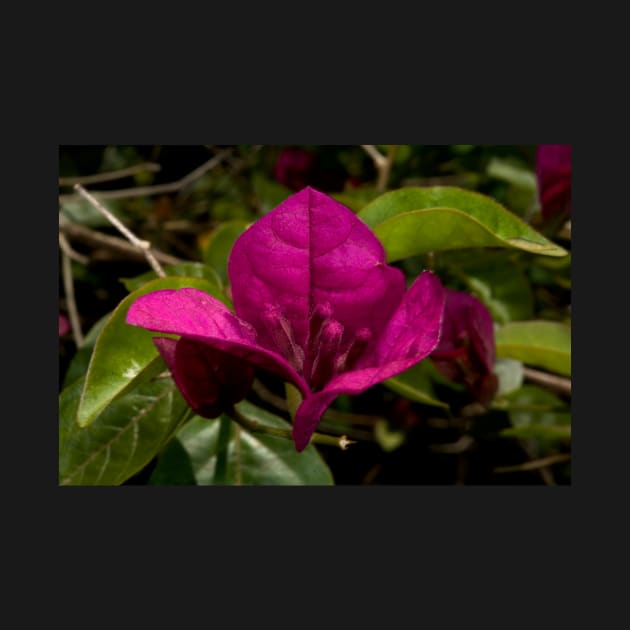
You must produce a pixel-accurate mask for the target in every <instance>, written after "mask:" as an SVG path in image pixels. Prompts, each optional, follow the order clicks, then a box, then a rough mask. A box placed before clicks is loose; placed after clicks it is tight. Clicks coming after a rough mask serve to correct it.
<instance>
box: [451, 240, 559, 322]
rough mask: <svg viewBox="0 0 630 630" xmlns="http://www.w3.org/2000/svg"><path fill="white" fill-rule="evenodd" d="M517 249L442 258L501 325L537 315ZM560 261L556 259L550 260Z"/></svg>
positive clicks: (467, 253) (457, 254)
mask: <svg viewBox="0 0 630 630" xmlns="http://www.w3.org/2000/svg"><path fill="white" fill-rule="evenodd" d="M514 254H515V252H513V251H512V252H507V251H505V250H502V251H497V250H492V251H487V250H480V251H479V253H478V254H476V255H475V256H471V255H470V253H469V252H464V251H459V252H448V253H445V254H443V255H442V256H441V257H440V259H439V260H440V264H441V266H444V267H446V268H447V269H448V270H449V272H450V273H452V274H454V275H456V276H457V277H458V278H459V279H460V280H461V282H463V283H464V284H465V285H466V289H467V290H468V291H469V292H470V293H472V294H473V295H475V297H477V298H479V300H481V301H482V302H483V303H484V304H485V306H486V307H487V308H488V310H489V311H490V314H491V315H492V319H493V320H494V321H495V322H497V323H498V324H506V323H507V322H510V321H513V320H517V321H520V320H528V319H532V317H533V315H534V294H533V292H532V288H531V284H530V281H529V279H528V277H527V275H526V273H525V270H524V269H523V267H522V266H521V264H519V262H518V261H517V260H514ZM549 260H556V259H549Z"/></svg>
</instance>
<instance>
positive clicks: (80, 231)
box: [59, 214, 183, 265]
mask: <svg viewBox="0 0 630 630" xmlns="http://www.w3.org/2000/svg"><path fill="white" fill-rule="evenodd" d="M59 230H60V232H62V233H63V234H65V235H66V236H69V237H70V238H75V239H77V240H79V241H81V242H83V243H86V244H88V245H92V246H94V247H106V248H107V249H112V250H114V251H117V252H120V253H123V254H128V255H129V256H131V257H133V258H137V259H142V260H144V258H145V256H144V252H141V251H139V250H138V249H137V248H136V247H135V246H133V245H131V244H130V243H128V242H127V241H126V240H125V239H122V238H119V237H118V236H111V235H109V234H103V233H101V232H98V231H97V230H93V229H91V228H88V227H85V226H84V225H79V224H77V223H72V222H70V221H68V220H67V219H66V218H65V217H64V216H63V215H61V214H60V215H59ZM152 252H153V255H154V256H155V258H156V259H157V260H159V261H160V262H161V263H162V264H164V265H177V264H180V263H182V262H183V261H182V260H181V259H179V258H176V257H175V256H171V255H170V254H165V253H164V252H160V251H158V250H155V249H153V250H152Z"/></svg>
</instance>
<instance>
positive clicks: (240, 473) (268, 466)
mask: <svg viewBox="0 0 630 630" xmlns="http://www.w3.org/2000/svg"><path fill="white" fill-rule="evenodd" d="M237 407H238V409H239V410H240V412H241V413H243V415H245V416H246V417H248V418H250V419H252V420H255V421H256V422H259V423H260V424H264V425H266V426H269V427H276V428H284V429H290V428H291V426H290V424H289V423H288V422H286V421H285V420H283V419H282V418H279V417H278V416H275V415H273V414H271V413H269V412H266V411H264V410H262V409H259V408H258V407H255V406H254V405H252V404H251V403H249V402H247V401H244V402H242V403H240V404H239V405H237ZM230 422H231V432H230V439H229V442H228V445H227V452H226V455H227V457H226V466H225V470H224V472H223V473H222V475H223V476H224V479H225V484H228V485H331V484H333V483H334V482H333V478H332V474H331V472H330V470H329V468H328V466H327V465H326V463H325V462H324V460H323V459H322V457H321V455H320V454H319V452H318V451H317V449H316V447H315V446H314V445H312V444H310V445H309V446H307V447H306V448H305V449H304V450H303V451H302V452H301V453H298V452H297V451H296V450H295V446H294V444H293V442H292V441H291V440H290V439H286V438H282V437H277V436H274V435H267V434H264V433H259V432H256V433H253V432H250V431H247V430H245V429H243V428H241V427H240V426H238V425H236V424H235V423H234V422H233V421H230ZM220 426H221V420H220V419H216V420H207V419H205V418H200V417H199V416H194V417H193V418H192V419H191V420H190V421H188V422H187V423H186V424H185V425H184V426H183V427H182V428H181V429H180V431H179V432H178V434H177V437H176V438H175V439H174V440H173V441H172V442H171V443H170V444H169V446H168V447H167V448H166V450H165V452H164V453H163V454H162V455H161V456H160V458H159V461H158V464H157V466H156V468H155V470H154V472H153V475H152V478H151V483H152V484H158V483H159V484H166V485H170V484H174V483H178V482H177V479H178V478H179V479H180V480H181V479H182V474H181V473H179V468H180V467H183V469H184V470H189V469H190V470H192V472H193V475H194V478H195V481H196V483H197V484H199V485H214V484H215V483H216V480H215V474H216V466H217V459H218V457H217V452H218V448H219V433H220ZM182 450H183V451H185V452H186V454H187V458H188V459H187V461H185V460H184V457H183V454H182ZM178 475H179V477H178Z"/></svg>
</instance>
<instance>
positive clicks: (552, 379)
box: [523, 367, 571, 396]
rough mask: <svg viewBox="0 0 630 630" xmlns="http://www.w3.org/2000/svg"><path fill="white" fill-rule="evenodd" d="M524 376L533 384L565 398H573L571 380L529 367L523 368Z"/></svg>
mask: <svg viewBox="0 0 630 630" xmlns="http://www.w3.org/2000/svg"><path fill="white" fill-rule="evenodd" d="M523 376H524V377H525V378H526V379H527V380H528V381H531V382H532V383H536V384H537V385H542V386H543V387H546V388H547V389H551V390H553V391H555V392H558V393H560V394H564V395H565V396H571V379H568V378H564V377H562V376H556V375H555V374H549V373H548V372H541V371H540V370H533V369H532V368H528V367H523Z"/></svg>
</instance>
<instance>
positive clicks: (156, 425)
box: [59, 379, 187, 486]
mask: <svg viewBox="0 0 630 630" xmlns="http://www.w3.org/2000/svg"><path fill="white" fill-rule="evenodd" d="M82 386H83V383H82V380H81V379H79V380H77V381H75V382H74V383H72V384H71V385H70V386H69V387H68V388H66V389H64V390H63V392H62V393H61V395H60V397H59V484H60V485H80V486H96V485H99V486H102V485H106V486H116V485H120V484H121V483H123V482H124V481H126V480H127V479H129V478H130V477H131V476H133V475H134V474H136V473H137V472H138V471H140V470H141V469H142V468H144V467H145V466H146V465H147V464H148V463H149V462H150V461H151V460H152V459H153V458H154V457H155V455H156V454H157V453H158V452H160V451H161V450H162V448H163V447H164V445H165V443H166V441H167V440H168V438H169V437H170V436H171V435H172V433H173V431H174V430H175V429H176V427H177V426H178V424H179V422H180V421H181V419H182V418H183V416H184V414H185V413H186V411H187V405H186V402H185V401H184V399H183V398H182V396H181V395H180V393H179V392H178V391H177V388H176V387H175V384H174V383H173V381H172V380H171V379H156V380H153V381H150V382H145V383H141V384H139V385H138V386H134V387H133V388H132V389H130V390H128V392H127V393H126V394H125V395H124V396H121V397H119V398H118V399H117V400H115V401H114V402H112V403H111V404H110V405H108V406H107V408H106V409H104V410H103V412H102V413H100V414H98V415H97V417H96V418H95V419H94V421H93V422H92V423H91V424H90V426H88V427H85V428H81V427H79V426H78V425H77V423H76V422H75V417H76V413H77V407H78V405H79V399H80V395H81V390H82Z"/></svg>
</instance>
